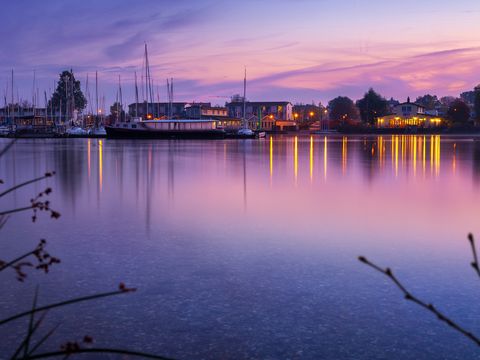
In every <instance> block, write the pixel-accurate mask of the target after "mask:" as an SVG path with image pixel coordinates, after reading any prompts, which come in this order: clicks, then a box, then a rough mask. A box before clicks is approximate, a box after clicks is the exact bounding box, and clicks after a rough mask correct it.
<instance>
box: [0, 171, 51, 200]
mask: <svg viewBox="0 0 480 360" xmlns="http://www.w3.org/2000/svg"><path fill="white" fill-rule="evenodd" d="M53 175H55V172H47V173H45V175H43V176H40V177H38V178H35V179H32V180H28V181H25V182H23V183H21V184H18V185H15V186H12V187H11V188H10V189H7V190H5V191H3V192H1V193H0V197H2V196H5V195H7V194H8V193H11V192H12V191H15V190H17V189H19V188H21V187H24V186H27V185H30V184H33V183H36V182H38V181H41V180H44V179H46V178H49V177H52V176H53Z"/></svg>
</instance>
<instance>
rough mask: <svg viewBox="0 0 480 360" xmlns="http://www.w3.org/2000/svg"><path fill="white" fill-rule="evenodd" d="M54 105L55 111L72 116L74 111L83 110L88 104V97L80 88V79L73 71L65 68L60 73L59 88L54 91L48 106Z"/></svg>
mask: <svg viewBox="0 0 480 360" xmlns="http://www.w3.org/2000/svg"><path fill="white" fill-rule="evenodd" d="M51 106H52V107H53V109H54V110H55V111H60V110H61V112H62V114H68V115H69V116H72V114H73V111H74V110H77V111H79V112H81V111H82V110H83V109H85V107H86V106H87V99H86V98H85V96H84V95H83V92H82V89H81V88H80V81H79V80H76V79H75V75H74V74H73V71H72V70H70V71H68V70H65V71H63V72H62V73H61V74H60V78H59V80H58V83H57V88H56V90H55V92H54V93H53V95H52V97H51V98H50V101H49V102H48V107H51Z"/></svg>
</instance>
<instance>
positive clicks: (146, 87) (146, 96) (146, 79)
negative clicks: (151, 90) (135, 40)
mask: <svg viewBox="0 0 480 360" xmlns="http://www.w3.org/2000/svg"><path fill="white" fill-rule="evenodd" d="M149 83H150V81H149V80H148V50H147V43H145V98H146V99H147V111H146V114H145V115H146V117H147V118H148V113H149V111H148V85H149Z"/></svg>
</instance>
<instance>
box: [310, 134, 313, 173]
mask: <svg viewBox="0 0 480 360" xmlns="http://www.w3.org/2000/svg"><path fill="white" fill-rule="evenodd" d="M310 180H313V136H310Z"/></svg>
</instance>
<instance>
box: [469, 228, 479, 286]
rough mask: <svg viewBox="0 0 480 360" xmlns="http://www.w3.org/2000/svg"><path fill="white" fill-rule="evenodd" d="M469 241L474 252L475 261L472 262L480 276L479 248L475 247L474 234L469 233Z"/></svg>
mask: <svg viewBox="0 0 480 360" xmlns="http://www.w3.org/2000/svg"><path fill="white" fill-rule="evenodd" d="M468 241H469V242H470V246H471V247H472V253H473V261H472V262H471V263H470V265H472V267H473V269H474V270H475V272H476V273H477V275H478V276H479V277H480V269H479V266H478V257H477V249H476V248H475V239H474V238H473V235H472V234H468Z"/></svg>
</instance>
